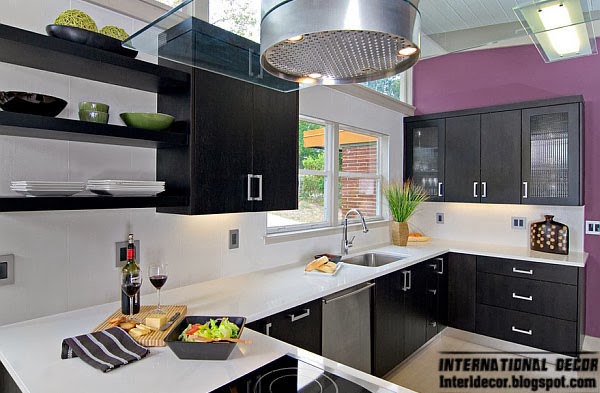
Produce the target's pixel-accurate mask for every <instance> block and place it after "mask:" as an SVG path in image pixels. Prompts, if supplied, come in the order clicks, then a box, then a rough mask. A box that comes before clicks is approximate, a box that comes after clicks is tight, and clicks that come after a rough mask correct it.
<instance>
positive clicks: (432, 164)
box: [404, 119, 446, 202]
mask: <svg viewBox="0 0 600 393" xmlns="http://www.w3.org/2000/svg"><path fill="white" fill-rule="evenodd" d="M445 127H446V121H445V120H444V119H437V120H425V121H417V122H407V123H405V133H404V135H405V141H406V143H405V145H404V154H405V162H406V165H405V167H404V170H405V173H404V178H405V179H412V180H413V182H414V183H415V184H417V185H419V186H421V187H423V189H424V190H425V192H427V195H429V201H432V202H441V201H444V162H445V156H444V154H445V145H446V142H445V140H446V138H445V136H446V131H445Z"/></svg>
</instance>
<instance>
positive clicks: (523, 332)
mask: <svg viewBox="0 0 600 393" xmlns="http://www.w3.org/2000/svg"><path fill="white" fill-rule="evenodd" d="M511 330H512V331H513V332H516V333H521V334H527V335H529V336H531V335H532V334H533V332H532V331H531V329H529V330H521V329H517V328H516V327H514V326H513V327H512V329H511Z"/></svg>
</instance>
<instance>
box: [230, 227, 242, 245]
mask: <svg viewBox="0 0 600 393" xmlns="http://www.w3.org/2000/svg"><path fill="white" fill-rule="evenodd" d="M234 248H240V230H239V229H231V230H230V231H229V249H230V250H233V249H234Z"/></svg>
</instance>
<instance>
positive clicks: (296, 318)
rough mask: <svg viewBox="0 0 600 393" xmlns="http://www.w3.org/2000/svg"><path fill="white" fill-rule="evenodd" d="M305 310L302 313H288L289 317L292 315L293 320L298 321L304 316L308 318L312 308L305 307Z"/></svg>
mask: <svg viewBox="0 0 600 393" xmlns="http://www.w3.org/2000/svg"><path fill="white" fill-rule="evenodd" d="M303 311H304V312H303V313H302V314H300V315H294V314H290V315H288V317H290V318H291V319H292V322H296V321H299V320H301V319H302V318H306V317H308V316H309V315H310V308H305V309H304V310H303Z"/></svg>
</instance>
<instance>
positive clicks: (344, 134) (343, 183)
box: [267, 117, 387, 233]
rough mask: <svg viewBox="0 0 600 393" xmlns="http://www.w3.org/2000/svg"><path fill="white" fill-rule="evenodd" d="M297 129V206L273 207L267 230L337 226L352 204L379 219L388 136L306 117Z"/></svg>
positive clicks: (294, 229)
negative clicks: (285, 208) (288, 208)
mask: <svg viewBox="0 0 600 393" xmlns="http://www.w3.org/2000/svg"><path fill="white" fill-rule="evenodd" d="M298 130H299V140H298V148H299V155H298V156H299V162H298V185H299V188H298V210H287V211H275V212H269V213H268V214H267V232H268V233H281V232H288V231H297V230H304V229H311V228H324V227H332V226H337V225H339V224H340V223H341V222H342V220H343V218H344V215H345V214H346V212H347V211H348V210H350V209H352V208H357V209H359V210H360V211H361V212H362V213H363V215H364V216H365V218H366V219H371V220H373V219H381V179H382V167H383V166H382V165H381V162H382V160H381V157H382V152H383V148H384V147H385V146H387V138H386V137H384V136H383V135H381V134H377V133H376V132H372V131H365V130H360V129H356V128H353V127H349V126H345V125H341V124H339V123H333V122H325V121H322V120H316V119H309V118H305V117H302V118H301V119H300V123H299V127H298Z"/></svg>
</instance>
